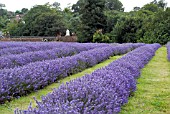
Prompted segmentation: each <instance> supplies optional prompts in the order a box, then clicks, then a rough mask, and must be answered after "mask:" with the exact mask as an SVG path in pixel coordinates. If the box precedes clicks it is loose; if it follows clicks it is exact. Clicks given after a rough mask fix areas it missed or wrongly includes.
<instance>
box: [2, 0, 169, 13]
mask: <svg viewBox="0 0 170 114" xmlns="http://www.w3.org/2000/svg"><path fill="white" fill-rule="evenodd" d="M77 1H78V0H0V3H3V4H5V5H6V9H7V10H8V11H16V10H21V9H22V8H28V9H30V8H31V7H32V6H34V5H43V4H45V3H47V2H49V3H51V4H52V3H54V2H59V3H60V5H61V6H60V7H61V8H62V9H63V8H64V7H67V5H68V4H69V3H71V4H74V3H76V2H77ZM120 1H121V2H122V4H123V6H124V7H125V11H131V10H133V7H135V6H139V7H142V6H143V5H145V4H147V3H149V2H151V1H153V0H120ZM165 1H166V2H168V7H170V0H165Z"/></svg>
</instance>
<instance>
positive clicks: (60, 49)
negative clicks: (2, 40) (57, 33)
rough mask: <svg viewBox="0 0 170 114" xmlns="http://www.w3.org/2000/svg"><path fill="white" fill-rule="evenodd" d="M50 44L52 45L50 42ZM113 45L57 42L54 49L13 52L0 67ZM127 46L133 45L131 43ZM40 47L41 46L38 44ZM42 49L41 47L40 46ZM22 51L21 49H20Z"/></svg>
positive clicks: (3, 58)
mask: <svg viewBox="0 0 170 114" xmlns="http://www.w3.org/2000/svg"><path fill="white" fill-rule="evenodd" d="M48 45H51V44H50V43H49V44H48ZM105 46H111V45H108V44H92V43H89V44H79V43H65V44H64V43H57V44H55V45H52V47H53V48H54V49H51V50H46V51H44V50H42V51H33V52H25V53H22V54H12V55H6V56H1V57H0V69H4V68H14V67H18V66H23V65H26V64H28V63H31V62H36V61H43V60H51V59H56V58H61V57H66V56H72V55H74V54H77V53H80V52H82V51H87V50H90V49H94V48H100V47H105ZM127 46H131V45H130V44H129V45H127ZM38 47H39V46H38ZM39 49H41V48H39ZM19 52H21V51H19Z"/></svg>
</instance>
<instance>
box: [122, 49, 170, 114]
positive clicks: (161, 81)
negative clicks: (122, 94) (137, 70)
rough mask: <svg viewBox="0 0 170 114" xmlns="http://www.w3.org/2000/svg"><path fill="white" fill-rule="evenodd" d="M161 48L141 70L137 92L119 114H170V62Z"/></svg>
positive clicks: (164, 50)
mask: <svg viewBox="0 0 170 114" xmlns="http://www.w3.org/2000/svg"><path fill="white" fill-rule="evenodd" d="M166 56H167V52H166V47H161V48H160V49H159V50H158V51H157V52H156V55H155V56H154V57H153V59H152V60H151V61H150V62H149V64H148V65H147V66H146V67H145V68H144V69H142V72H141V77H140V78H139V79H138V84H137V91H136V92H135V94H134V96H133V97H131V98H129V101H128V103H127V104H126V105H125V106H123V107H122V110H121V113H120V114H170V62H169V61H167V57H166Z"/></svg>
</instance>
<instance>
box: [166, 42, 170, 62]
mask: <svg viewBox="0 0 170 114" xmlns="http://www.w3.org/2000/svg"><path fill="white" fill-rule="evenodd" d="M166 48H167V59H168V61H170V42H168V43H167V45H166Z"/></svg>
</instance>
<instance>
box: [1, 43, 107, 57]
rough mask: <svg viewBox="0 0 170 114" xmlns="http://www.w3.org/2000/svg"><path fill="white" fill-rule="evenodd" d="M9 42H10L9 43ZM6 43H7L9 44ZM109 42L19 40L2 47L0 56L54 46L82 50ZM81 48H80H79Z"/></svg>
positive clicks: (48, 48)
mask: <svg viewBox="0 0 170 114" xmlns="http://www.w3.org/2000/svg"><path fill="white" fill-rule="evenodd" d="M15 43H16V44H17V45H16V47H13V46H11V45H10V44H15ZM7 44H8V43H7ZM7 44H6V45H7ZM107 45H108V44H92V43H87V44H79V43H62V42H59V43H56V42H50V43H40V42H39V43H36V42H33V43H28V42H27V43H18V42H11V43H9V47H8V48H7V47H6V48H4V49H1V50H0V56H5V55H11V54H21V53H24V52H32V51H45V50H50V49H54V48H62V47H69V46H71V47H75V48H76V49H77V47H78V48H81V50H84V49H86V48H91V49H92V48H94V47H97V46H107ZM0 46H3V43H2V44H1V43H0ZM79 50H80V49H79Z"/></svg>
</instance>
